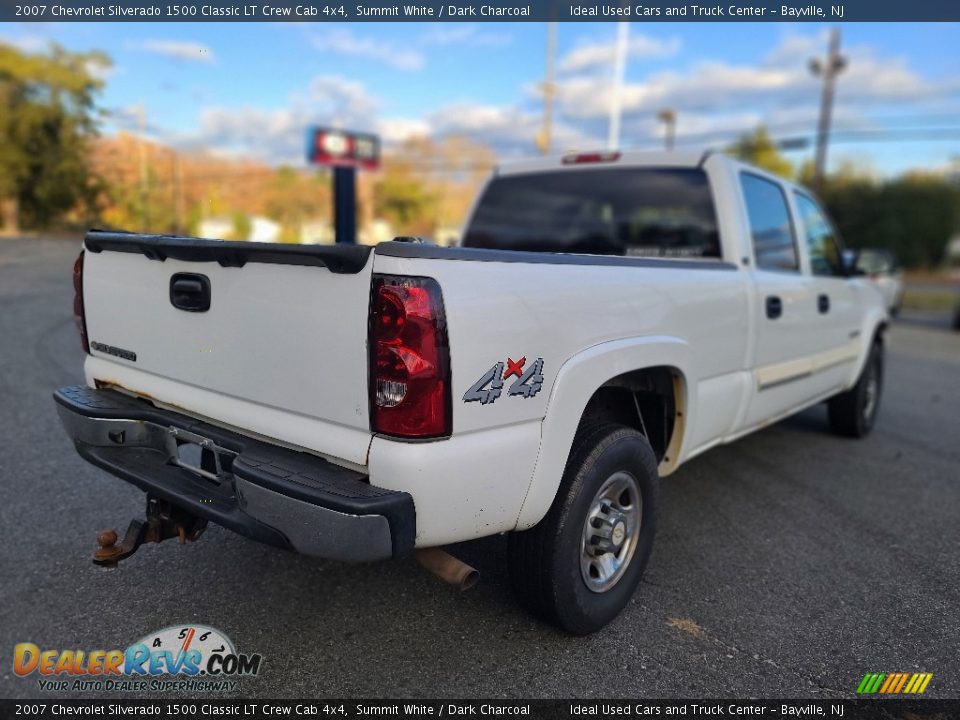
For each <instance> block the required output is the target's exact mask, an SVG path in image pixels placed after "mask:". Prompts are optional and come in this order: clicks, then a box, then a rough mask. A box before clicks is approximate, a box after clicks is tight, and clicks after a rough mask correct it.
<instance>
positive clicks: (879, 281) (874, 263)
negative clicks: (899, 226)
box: [856, 248, 903, 315]
mask: <svg viewBox="0 0 960 720" xmlns="http://www.w3.org/2000/svg"><path fill="white" fill-rule="evenodd" d="M856 258H857V261H856V263H857V269H858V270H860V271H861V272H862V273H863V274H864V275H866V276H867V277H868V278H870V280H871V281H872V282H873V284H874V285H876V286H877V289H878V290H880V293H881V294H882V295H883V301H884V304H885V305H886V306H887V311H888V312H889V313H890V314H891V315H896V314H897V313H898V312H900V305H901V304H902V303H903V268H901V267H900V265H899V263H897V258H896V256H895V255H894V254H893V252H891V251H890V250H885V249H883V248H863V249H862V250H859V251H857V253H856Z"/></svg>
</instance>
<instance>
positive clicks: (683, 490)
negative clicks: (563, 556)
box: [0, 239, 960, 699]
mask: <svg viewBox="0 0 960 720" xmlns="http://www.w3.org/2000/svg"><path fill="white" fill-rule="evenodd" d="M77 249H78V245H77V243H75V242H74V243H71V242H66V241H55V240H36V239H34V240H11V239H0V307H2V315H0V337H2V340H0V368H2V373H0V388H2V394H0V435H2V448H3V450H2V458H3V462H2V466H0V467H2V470H0V473H2V482H0V521H2V527H3V529H4V533H3V540H2V542H3V546H2V550H0V571H2V572H0V576H2V583H0V607H2V611H0V618H2V620H0V667H2V670H0V673H2V674H0V696H2V697H8V698H9V697H14V698H22V697H29V696H38V695H40V694H41V693H40V692H39V690H38V686H37V682H36V675H34V676H32V677H31V678H29V679H22V678H19V677H16V676H15V675H14V674H13V672H12V669H11V660H12V652H13V646H14V645H15V644H16V643H19V642H25V641H30V642H34V643H36V644H37V645H39V646H41V647H42V648H59V649H65V648H85V649H105V648H114V647H121V648H122V647H126V645H127V644H129V643H131V642H133V641H134V640H136V639H138V638H141V637H143V636H144V635H146V634H147V633H149V632H150V631H152V630H158V629H160V628H163V627H166V626H169V625H176V624H181V623H203V624H206V625H211V626H213V627H216V628H219V629H220V630H222V631H224V632H225V633H226V634H227V635H229V636H230V637H231V638H232V639H233V641H234V642H235V643H236V645H237V647H238V648H239V649H240V650H241V651H245V652H258V653H261V654H262V655H263V658H264V667H263V670H262V672H261V673H260V675H259V676H258V677H256V678H251V679H248V680H245V681H244V682H243V686H242V695H243V696H245V697H249V696H260V697H304V696H306V697H314V698H334V697H397V696H399V697H413V696H417V697H486V698H501V697H503V698H510V697H531V696H532V697H553V698H569V697H576V698H584V699H586V698H591V697H635V698H639V697H650V698H671V697H677V698H689V697H784V698H805V697H823V698H828V697H844V696H847V697H849V696H852V695H853V693H854V690H855V689H856V686H857V684H858V683H859V681H860V679H861V678H862V677H863V675H864V673H866V672H894V671H917V672H919V671H924V672H930V673H933V676H934V677H933V680H932V682H931V683H930V685H929V687H928V689H927V692H926V695H927V696H929V697H941V698H944V697H957V696H960V333H953V332H951V331H950V330H949V325H948V318H946V317H945V316H944V317H939V316H922V317H920V316H917V317H911V316H909V314H908V316H907V317H904V318H903V319H901V320H899V321H898V322H897V323H896V324H895V325H894V327H893V329H892V331H891V334H890V347H889V352H888V362H887V382H886V389H885V395H884V398H883V405H882V408H881V412H880V417H879V420H878V424H877V427H876V429H875V431H874V432H873V434H872V435H871V436H870V437H869V438H868V439H866V440H864V441H854V440H846V439H841V438H837V437H834V436H832V435H831V434H829V433H828V432H827V430H826V411H825V409H824V408H823V407H817V408H813V409H811V410H809V411H807V412H805V413H803V414H802V415H800V416H797V417H795V418H793V419H790V420H788V421H786V422H782V423H780V424H777V425H774V426H771V427H769V428H767V429H765V430H763V431H761V432H759V433H756V434H754V435H752V436H750V437H748V438H745V439H743V440H740V441H739V442H737V443H735V444H732V445H730V446H727V447H723V448H719V449H715V450H712V451H711V452H709V453H707V454H705V455H703V456H701V457H699V458H697V459H695V460H693V461H691V462H690V463H689V464H687V465H686V466H684V468H682V469H681V470H680V471H679V472H678V473H677V474H676V475H675V476H673V477H672V478H670V479H668V480H666V481H665V482H664V509H663V516H662V519H661V530H660V534H659V538H658V540H657V544H656V546H655V549H654V555H653V559H652V561H651V564H650V566H649V569H648V571H647V574H646V578H645V581H644V582H643V583H642V585H641V587H640V590H639V591H638V593H637V595H636V597H635V599H634V600H633V602H632V604H631V605H630V606H629V607H628V609H627V610H626V611H625V612H624V614H623V615H622V616H621V617H620V618H619V619H618V620H617V621H616V622H615V623H614V624H613V625H612V626H610V627H609V628H607V629H606V630H605V631H602V632H600V633H599V634H597V635H595V636H592V637H588V638H572V637H568V636H566V635H564V634H561V633H560V632H558V631H556V630H554V629H552V628H551V627H548V626H545V625H542V624H540V623H538V622H536V621H534V620H532V619H531V618H530V617H528V616H527V615H525V614H524V613H523V612H522V611H521V610H520V609H519V608H518V607H517V606H516V605H515V604H514V603H513V601H512V599H511V596H510V589H509V587H508V584H507V578H506V571H505V565H504V558H505V553H506V542H505V540H504V539H503V538H500V537H496V538H490V539H486V540H482V541H478V542H473V543H467V544H464V545H462V546H459V547H457V548H454V552H455V553H456V554H458V555H459V556H461V557H462V558H463V559H464V560H466V561H468V562H470V563H472V564H474V565H475V566H476V567H478V568H479V569H480V571H481V573H482V579H481V582H480V584H479V585H478V586H477V587H476V588H474V589H473V590H471V591H469V592H467V593H463V594H460V593H458V592H456V591H455V590H452V589H450V588H448V587H446V586H444V585H443V584H442V583H440V582H439V581H438V580H436V579H435V578H434V577H433V576H431V575H429V574H428V573H427V572H426V571H424V570H422V569H420V568H419V567H418V566H417V565H416V564H415V563H413V562H388V563H381V564H375V565H360V566H351V565H343V564H337V563H329V562H321V561H317V560H312V559H308V558H304V557H299V556H296V555H294V554H291V553H286V552H283V551H280V550H275V549H272V548H268V547H264V546H261V545H258V544H255V543H253V542H250V541H247V540H244V539H243V538H241V537H239V536H236V535H234V534H232V533H229V532H227V531H225V530H222V529H220V528H217V527H212V526H211V528H210V529H209V530H208V531H207V533H206V534H205V535H204V537H202V538H201V539H200V541H199V542H197V543H194V544H189V545H186V546H183V547H180V546H178V545H176V544H175V543H173V542H170V543H164V544H162V545H148V546H145V547H143V548H142V549H141V550H140V551H139V552H138V553H137V555H135V556H134V557H133V558H131V559H130V560H128V561H126V562H125V563H124V564H122V565H121V566H120V567H119V568H117V569H115V570H106V569H102V568H97V567H95V566H93V565H92V564H91V563H90V560H89V556H90V553H91V552H92V550H93V547H94V535H95V531H96V530H98V529H100V528H103V527H118V528H124V527H126V524H127V523H128V522H129V520H130V519H131V518H133V517H138V516H140V514H141V513H142V495H141V493H140V492H139V491H137V490H135V489H134V488H132V487H131V486H128V485H127V484H125V483H123V482H121V481H119V480H117V479H114V478H112V477H109V476H107V475H106V474H104V473H102V472H101V471H99V470H96V469H94V468H93V467H92V466H89V465H87V464H86V463H85V462H83V461H82V460H81V459H80V458H79V457H78V456H77V455H76V454H75V452H74V450H73V448H72V447H71V445H70V443H69V442H68V441H67V439H66V436H65V435H64V433H63V431H62V430H61V427H60V423H59V420H58V418H57V416H56V413H55V411H54V407H53V403H52V401H51V399H50V393H51V391H52V390H53V389H54V388H56V387H58V386H60V385H66V384H74V383H78V382H80V381H81V380H82V374H81V363H82V350H81V348H80V343H79V340H78V338H77V335H76V331H75V329H74V326H73V319H72V315H71V301H72V286H71V281H70V272H71V266H72V262H73V259H74V257H75V254H76V251H77ZM122 311H123V309H122V307H118V312H122Z"/></svg>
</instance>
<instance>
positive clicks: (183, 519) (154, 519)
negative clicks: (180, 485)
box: [93, 495, 207, 567]
mask: <svg viewBox="0 0 960 720" xmlns="http://www.w3.org/2000/svg"><path fill="white" fill-rule="evenodd" d="M206 529H207V521H206V520H205V519H204V518H198V517H197V516H196V515H191V514H190V513H188V512H187V511H186V510H184V509H183V508H181V507H178V506H176V505H171V504H170V503H168V502H167V501H166V500H161V499H160V498H157V497H154V496H153V495H147V516H146V518H144V519H143V520H131V521H130V526H129V527H128V528H127V532H126V534H125V535H124V536H123V540H121V541H120V542H119V543H117V538H118V535H117V531H116V530H101V531H100V532H98V533H97V545H98V546H99V547H98V548H97V550H96V552H94V553H93V562H94V564H95V565H101V566H103V567H116V566H117V563H118V562H120V561H121V560H123V559H124V558H128V557H130V556H131V555H133V554H134V553H135V552H136V551H137V548H139V547H140V546H141V545H143V543H158V542H163V541H164V540H167V539H168V538H179V539H180V544H181V545H183V544H184V543H186V542H187V541H188V540H190V541H191V542H192V541H193V540H196V539H197V538H198V537H200V536H201V535H202V534H203V531H204V530H206Z"/></svg>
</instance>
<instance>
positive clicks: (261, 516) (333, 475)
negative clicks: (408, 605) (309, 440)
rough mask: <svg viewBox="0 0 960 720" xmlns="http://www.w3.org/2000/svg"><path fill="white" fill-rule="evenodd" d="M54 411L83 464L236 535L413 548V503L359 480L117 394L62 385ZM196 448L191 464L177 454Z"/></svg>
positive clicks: (348, 548) (340, 554) (306, 545)
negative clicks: (198, 454)
mask: <svg viewBox="0 0 960 720" xmlns="http://www.w3.org/2000/svg"><path fill="white" fill-rule="evenodd" d="M53 397H54V400H55V401H56V404H57V411H58V412H59V414H60V418H61V420H62V421H63V424H64V427H65V428H66V430H67V434H68V435H69V436H70V438H71V439H72V440H73V442H74V445H75V446H76V448H77V452H78V453H79V454H80V455H81V457H83V458H84V459H85V460H87V461H89V462H91V463H93V464H94V465H96V466H97V467H100V468H102V469H104V470H106V471H107V472H110V473H112V474H114V475H116V476H117V477H119V478H121V479H123V480H126V481H127V482H129V483H131V484H133V485H136V486H137V487H139V488H140V489H141V490H144V491H145V492H149V493H151V494H152V495H156V496H157V497H160V498H162V499H164V500H167V501H169V502H171V503H173V504H174V505H178V506H180V507H182V508H184V509H185V510H188V511H189V512H191V513H193V514H195V515H198V516H200V517H204V518H206V519H207V520H209V521H210V522H214V523H217V524H218V525H222V526H223V527H226V528H228V529H230V530H233V531H235V532H237V533H239V534H241V535H244V536H246V537H249V538H252V539H254V540H258V541H260V542H264V543H267V544H270V545H276V546H279V547H286V548H290V549H293V550H296V551H297V552H301V553H304V554H306V555H315V556H318V557H323V558H328V559H331V560H348V561H368V560H381V559H385V558H389V557H396V556H401V555H405V554H407V553H409V552H411V551H412V550H413V547H414V538H415V535H416V511H415V509H414V504H413V498H412V497H411V496H410V495H409V494H407V493H405V492H399V491H395V490H385V489H383V488H378V487H374V486H372V485H370V483H369V482H368V480H367V477H366V476H365V475H363V474H362V473H359V472H355V471H353V470H348V469H346V468H342V467H340V466H338V465H334V464H333V463H330V462H327V461H326V460H323V459H322V458H318V457H316V456H313V455H308V454H307V453H301V452H297V451H294V450H288V449H286V448H281V447H277V446H275V445H270V444H268V443H265V442H262V441H260V440H256V439H254V438H250V437H247V436H245V435H241V434H239V433H235V432H230V431H227V430H223V429H222V428H219V427H216V426H214V425H209V424H207V423H203V422H200V421H197V420H194V419H193V418H190V417H187V416H185V415H180V414H178V413H174V412H171V411H169V410H162V409H160V408H157V407H154V406H153V405H150V404H149V403H147V402H145V401H143V400H137V399H135V398H132V397H129V396H127V395H124V394H122V393H120V392H117V391H115V390H93V389H91V388H88V387H84V386H75V387H65V388H61V389H60V390H57V391H56V392H55V393H54V396H53ZM184 443H187V444H192V445H198V446H200V447H201V448H203V451H202V455H203V462H202V463H201V464H200V465H198V466H195V465H193V464H191V463H190V461H189V460H184V459H183V454H181V453H178V451H177V447H178V446H179V445H182V444H184Z"/></svg>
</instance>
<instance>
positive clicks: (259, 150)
mask: <svg viewBox="0 0 960 720" xmlns="http://www.w3.org/2000/svg"><path fill="white" fill-rule="evenodd" d="M379 106H380V103H379V100H378V99H377V98H375V97H374V96H373V95H371V94H370V93H369V92H368V91H367V89H366V88H365V87H364V86H363V85H362V84H360V83H358V82H355V81H353V80H348V79H346V78H343V77H340V76H338V75H320V76H318V77H316V78H314V79H313V80H312V81H311V83H310V85H309V88H308V90H307V92H306V93H305V94H303V95H300V96H297V97H295V98H293V99H292V102H291V104H290V107H287V108H275V109H263V108H252V107H239V108H237V107H224V106H211V107H206V108H204V109H203V110H201V112H200V118H199V122H198V128H199V129H198V130H197V131H196V132H193V133H186V134H176V135H170V136H167V137H166V138H164V140H165V141H166V142H170V143H172V144H174V145H176V146H178V147H181V148H184V149H204V150H211V151H217V152H221V153H224V154H229V155H233V156H237V157H247V158H253V159H256V160H261V161H263V162H267V163H271V164H275V163H285V164H292V165H301V164H303V162H304V155H305V149H304V141H305V133H306V130H307V128H309V127H311V126H316V125H320V126H337V127H347V128H350V129H352V130H359V131H375V130H377V129H378V124H377V120H376V114H377V112H378V110H379Z"/></svg>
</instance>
